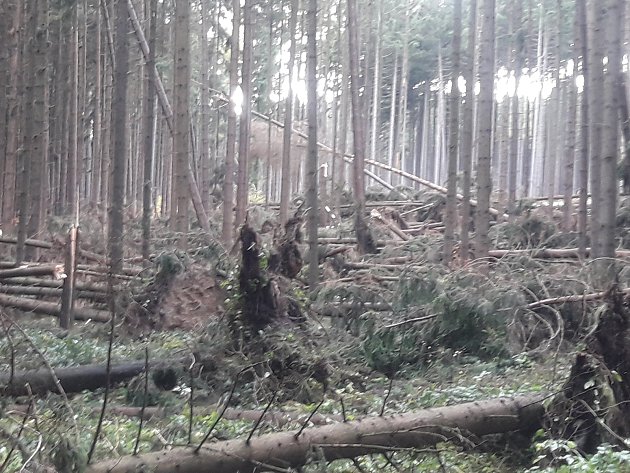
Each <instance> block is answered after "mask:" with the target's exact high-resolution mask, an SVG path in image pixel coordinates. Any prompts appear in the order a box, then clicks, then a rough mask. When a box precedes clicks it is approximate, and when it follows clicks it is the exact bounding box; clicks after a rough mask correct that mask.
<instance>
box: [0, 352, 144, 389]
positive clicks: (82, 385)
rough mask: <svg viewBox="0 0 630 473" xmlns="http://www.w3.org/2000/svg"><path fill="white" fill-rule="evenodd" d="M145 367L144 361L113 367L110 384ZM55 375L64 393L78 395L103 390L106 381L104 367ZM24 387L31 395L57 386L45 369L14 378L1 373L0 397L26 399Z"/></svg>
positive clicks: (85, 367)
mask: <svg viewBox="0 0 630 473" xmlns="http://www.w3.org/2000/svg"><path fill="white" fill-rule="evenodd" d="M144 366H145V362H144V361H132V362H128V363H123V364H119V365H113V366H112V367H111V371H110V381H111V383H112V384H115V383H120V382H122V381H126V380H128V379H131V378H133V377H134V376H137V375H139V374H140V373H142V372H143V371H144ZM55 376H57V378H58V379H59V382H60V383H61V386H62V387H63V389H64V391H65V392H66V393H67V394H69V393H78V392H81V391H84V390H90V391H92V390H94V389H98V388H101V387H104V386H105V383H106V380H107V369H106V366H105V365H104V364H99V365H96V364H94V365H83V366H75V367H72V368H56V369H55ZM27 384H28V385H29V386H30V388H31V391H32V392H33V394H37V395H41V394H46V393H49V392H52V393H57V385H56V384H55V381H54V379H53V377H52V374H51V373H50V371H49V370H48V369H38V370H30V371H18V372H16V373H14V375H13V378H11V374H10V373H7V372H2V373H0V395H2V396H27V395H28V394H29V393H28V390H27V388H26V385H27Z"/></svg>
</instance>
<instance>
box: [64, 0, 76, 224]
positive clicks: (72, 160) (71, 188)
mask: <svg viewBox="0 0 630 473" xmlns="http://www.w3.org/2000/svg"><path fill="white" fill-rule="evenodd" d="M70 15H71V17H70V19H69V21H70V35H71V39H70V47H69V50H68V54H69V57H70V75H69V86H70V92H69V106H70V111H69V113H70V115H69V122H68V127H69V128H68V132H69V133H68V148H69V149H68V161H67V169H66V171H67V177H66V187H65V189H66V200H67V204H68V207H67V211H68V213H69V215H71V216H73V217H74V216H75V215H76V213H77V201H78V195H79V191H78V176H77V166H78V160H79V149H78V146H79V133H78V130H79V25H78V17H77V5H75V6H74V7H73V8H72V12H71V14H70Z"/></svg>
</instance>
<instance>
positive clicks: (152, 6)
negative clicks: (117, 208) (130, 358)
mask: <svg viewBox="0 0 630 473" xmlns="http://www.w3.org/2000/svg"><path fill="white" fill-rule="evenodd" d="M146 8H147V15H146V17H147V22H148V26H149V38H148V43H149V59H148V60H147V64H146V65H145V67H144V84H145V90H144V97H143V101H142V117H143V122H142V129H143V136H144V141H143V148H142V155H143V170H144V172H143V180H142V258H144V259H145V260H146V261H148V260H149V254H150V252H151V214H152V203H153V193H152V188H153V175H152V172H153V143H154V135H155V129H154V126H155V84H154V80H153V75H152V74H151V71H152V69H153V68H154V67H155V35H156V32H157V0H148V1H147V2H146Z"/></svg>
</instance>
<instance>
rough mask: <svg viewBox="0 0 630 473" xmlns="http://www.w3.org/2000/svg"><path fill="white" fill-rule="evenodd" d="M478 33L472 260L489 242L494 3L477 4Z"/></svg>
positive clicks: (481, 254) (483, 253) (489, 0)
mask: <svg viewBox="0 0 630 473" xmlns="http://www.w3.org/2000/svg"><path fill="white" fill-rule="evenodd" d="M480 17H481V25H480V26H481V33H480V41H479V53H478V58H479V82H480V86H481V88H480V92H479V109H478V113H477V123H478V135H477V136H478V139H477V143H478V147H479V157H478V160H477V212H476V214H475V257H476V258H485V257H486V256H488V250H489V247H490V240H489V238H488V228H489V225H490V212H489V208H490V194H491V192H492V178H491V175H490V165H491V152H492V103H493V91H494V42H495V39H494V21H495V20H494V18H495V0H483V1H482V4H481V15H480Z"/></svg>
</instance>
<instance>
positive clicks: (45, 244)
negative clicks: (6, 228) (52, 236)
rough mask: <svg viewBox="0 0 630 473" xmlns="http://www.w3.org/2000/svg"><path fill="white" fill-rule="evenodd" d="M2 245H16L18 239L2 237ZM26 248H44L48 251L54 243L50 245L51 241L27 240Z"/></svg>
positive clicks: (0, 238)
mask: <svg viewBox="0 0 630 473" xmlns="http://www.w3.org/2000/svg"><path fill="white" fill-rule="evenodd" d="M0 243H5V244H8V245H16V244H17V238H10V237H0ZM24 245H25V246H32V247H35V248H44V249H46V250H50V249H51V248H52V247H53V245H52V243H50V242H49V241H44V240H33V239H31V238H27V239H26V241H25V242H24Z"/></svg>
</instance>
